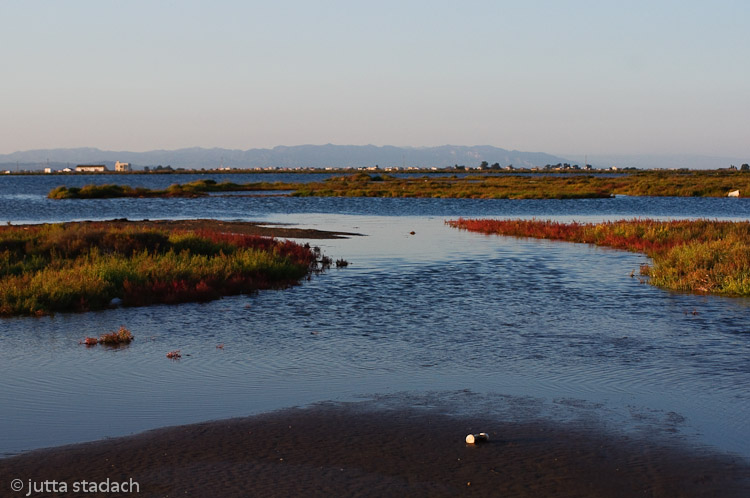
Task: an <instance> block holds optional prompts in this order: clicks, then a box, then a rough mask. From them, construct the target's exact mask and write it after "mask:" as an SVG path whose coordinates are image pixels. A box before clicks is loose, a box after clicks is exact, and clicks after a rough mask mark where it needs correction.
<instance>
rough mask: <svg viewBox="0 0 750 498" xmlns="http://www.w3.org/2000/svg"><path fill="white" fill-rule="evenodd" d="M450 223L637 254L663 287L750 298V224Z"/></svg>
mask: <svg viewBox="0 0 750 498" xmlns="http://www.w3.org/2000/svg"><path fill="white" fill-rule="evenodd" d="M447 223H448V224H449V225H450V226H452V227H455V228H460V229H464V230H469V231H474V232H480V233H485V234H497V235H510V236H515V237H533V238H542V239H552V240H563V241H568V242H580V243H588V244H595V245H599V246H606V247H612V248H616V249H624V250H628V251H635V252H641V253H644V254H646V255H648V256H649V257H650V258H651V259H652V263H653V264H652V265H644V267H642V268H641V273H642V274H644V275H647V276H648V277H650V278H649V282H650V283H651V284H653V285H657V286H659V287H663V288H666V289H671V290H677V291H686V292H700V293H710V294H718V295H728V296H750V222H746V221H743V222H730V221H711V220H676V221H655V220H648V219H646V220H641V219H636V220H621V221H613V222H604V223H585V224H584V223H559V222H554V221H540V220H481V219H463V218H459V219H458V220H452V221H448V222H447Z"/></svg>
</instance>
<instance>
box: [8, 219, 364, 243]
mask: <svg viewBox="0 0 750 498" xmlns="http://www.w3.org/2000/svg"><path fill="white" fill-rule="evenodd" d="M95 224H104V225H107V226H111V227H118V228H123V227H133V228H149V229H164V230H214V231H219V232H226V233H237V234H242V235H260V236H264V237H281V238H290V239H292V238H293V239H321V240H322V239H342V238H349V237H356V236H360V235H362V234H358V233H350V232H333V231H328V230H315V229H310V228H290V227H287V226H284V225H281V224H276V223H265V222H257V221H222V220H214V219H192V220H137V221H133V220H128V219H125V218H122V219H115V220H103V221H68V222H64V223H62V225H64V226H69V225H95ZM16 226H21V227H23V226H32V225H16Z"/></svg>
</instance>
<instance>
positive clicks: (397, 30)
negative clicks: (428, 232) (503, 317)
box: [0, 0, 750, 162]
mask: <svg viewBox="0 0 750 498" xmlns="http://www.w3.org/2000/svg"><path fill="white" fill-rule="evenodd" d="M3 15H4V19H5V21H6V22H5V27H4V29H3V30H2V34H0V41H2V42H3V43H4V45H5V46H6V47H13V49H12V50H9V51H7V52H6V54H4V57H3V61H4V62H5V64H4V69H5V71H4V78H3V82H2V84H1V85H2V88H3V90H4V91H3V92H2V96H0V101H2V104H3V109H4V111H5V112H3V113H2V115H1V116H0V130H2V133H0V154H11V153H14V152H18V151H28V150H38V149H56V148H78V147H95V148H99V149H102V150H110V151H133V152H146V151H152V150H176V149H181V148H189V147H204V148H214V147H216V148H227V149H239V150H247V149H254V148H269V149H271V148H273V147H276V146H279V145H282V146H294V145H296V144H328V143H334V144H351V145H370V144H373V145H376V146H386V145H393V146H398V147H434V146H441V145H445V144H467V145H468V144H488V145H492V146H495V147H499V148H504V149H508V150H517V151H531V152H544V153H548V154H554V155H558V156H562V157H569V158H571V159H573V158H575V159H576V160H577V162H582V161H583V157H584V155H588V157H595V156H597V155H600V156H616V155H703V156H719V157H730V158H750V142H749V141H748V140H747V136H748V131H749V130H750V123H749V122H748V120H750V118H749V117H748V112H747V111H748V109H750V92H748V91H747V90H746V82H747V81H749V80H750V78H749V77H750V67H749V66H748V65H747V64H746V63H745V61H746V60H747V59H748V56H750V37H747V36H746V33H745V32H746V26H745V21H746V20H747V19H748V18H750V4H747V3H745V2H740V1H729V0H720V1H718V2H713V3H711V4H705V3H703V2H699V1H697V0H693V1H683V2H674V1H663V2H658V3H653V2H645V1H634V2H629V3H627V4H622V3H621V2H613V1H602V2H587V1H571V2H565V3H559V2H552V1H539V2H533V3H528V2H527V3H523V4H516V3H515V2H511V3H508V2H493V1H468V2H463V3H461V4H460V5H456V4H453V3H452V2H445V1H433V2H425V1H413V2H405V3H404V2H393V1H384V2H379V3H378V4H377V5H360V4H353V3H351V2H340V1H324V2H318V3H315V4H313V3H310V2H301V1H281V2H276V3H274V4H267V3H265V2H236V1H217V2H211V3H210V4H208V3H203V2H197V1H183V2H158V3H157V2H145V1H140V0H135V1H132V2H127V3H104V2H94V1H91V0H84V1H78V2H73V3H44V4H35V3H29V2H13V3H10V4H7V5H4V6H3Z"/></svg>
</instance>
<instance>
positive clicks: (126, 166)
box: [115, 161, 132, 173]
mask: <svg viewBox="0 0 750 498" xmlns="http://www.w3.org/2000/svg"><path fill="white" fill-rule="evenodd" d="M115 171H117V172H120V173H123V172H125V171H132V169H131V168H130V163H121V162H120V161H117V162H116V163H115Z"/></svg>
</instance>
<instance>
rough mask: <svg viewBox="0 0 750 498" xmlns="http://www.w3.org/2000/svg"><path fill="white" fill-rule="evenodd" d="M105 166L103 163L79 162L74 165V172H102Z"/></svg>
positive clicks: (105, 168) (105, 169)
mask: <svg viewBox="0 0 750 498" xmlns="http://www.w3.org/2000/svg"><path fill="white" fill-rule="evenodd" d="M105 171H108V170H107V167H106V166H105V165H103V164H79V165H78V166H76V173H103V172H105Z"/></svg>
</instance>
